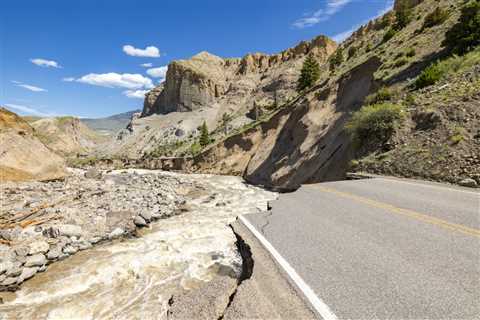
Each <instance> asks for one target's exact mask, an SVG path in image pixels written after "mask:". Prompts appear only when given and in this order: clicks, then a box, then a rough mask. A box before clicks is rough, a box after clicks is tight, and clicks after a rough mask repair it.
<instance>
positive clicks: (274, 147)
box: [194, 57, 381, 190]
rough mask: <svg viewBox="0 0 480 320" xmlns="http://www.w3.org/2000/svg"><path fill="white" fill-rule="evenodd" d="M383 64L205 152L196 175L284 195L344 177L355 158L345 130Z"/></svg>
mask: <svg viewBox="0 0 480 320" xmlns="http://www.w3.org/2000/svg"><path fill="white" fill-rule="evenodd" d="M380 64H381V62H380V59H378V58H377V57H372V58H371V59H369V60H367V61H366V62H365V63H363V64H361V65H359V66H358V67H356V68H354V69H352V70H351V71H350V72H348V73H347V74H345V75H344V76H342V77H341V78H340V79H339V80H338V81H331V82H329V81H327V82H325V83H322V84H320V85H318V86H316V87H314V88H312V89H311V90H310V91H309V92H307V93H306V94H305V95H302V96H301V97H299V98H298V99H297V100H295V101H293V102H292V103H291V104H289V105H286V106H285V107H284V108H283V109H282V110H280V111H279V112H278V113H276V114H275V115H273V116H272V117H271V118H270V119H268V120H266V121H264V122H263V123H261V124H260V125H258V126H255V127H253V128H251V129H249V130H246V131H245V132H243V133H241V134H238V135H233V136H231V137H229V138H227V139H225V140H224V141H223V142H221V143H219V144H216V145H214V146H213V147H211V148H209V149H208V150H206V151H205V152H203V153H202V154H201V155H199V156H198V157H196V158H195V161H194V162H195V164H194V170H198V171H201V172H212V173H223V174H236V175H243V176H244V177H245V179H246V180H247V181H249V182H251V183H254V184H260V185H264V186H267V187H271V188H276V189H281V190H292V189H296V188H298V187H299V186H300V184H302V183H305V182H308V181H320V180H321V181H324V180H335V179H341V178H343V177H344V175H345V172H346V167H347V164H348V161H349V160H350V158H351V155H350V153H351V151H350V140H349V138H348V136H347V135H346V133H345V132H344V130H343V127H344V124H345V122H346V120H347V119H348V115H349V112H351V111H355V110H358V108H359V107H360V106H361V105H362V102H363V100H364V98H365V97H366V96H367V95H368V93H369V92H370V90H371V89H372V86H374V79H373V74H374V73H375V72H376V71H377V69H378V68H379V66H380Z"/></svg>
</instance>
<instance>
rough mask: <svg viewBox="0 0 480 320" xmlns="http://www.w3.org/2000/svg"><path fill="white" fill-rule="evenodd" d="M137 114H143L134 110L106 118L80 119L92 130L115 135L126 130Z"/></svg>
mask: <svg viewBox="0 0 480 320" xmlns="http://www.w3.org/2000/svg"><path fill="white" fill-rule="evenodd" d="M137 112H142V111H141V110H133V111H128V112H124V113H119V114H115V115H113V116H109V117H106V118H96V119H89V118H84V119H80V121H82V122H83V123H84V124H85V125H87V127H89V128H90V129H92V130H95V131H99V132H101V133H104V134H114V133H116V132H117V131H119V130H121V129H125V127H126V126H127V124H128V123H129V122H130V119H131V118H132V115H133V114H134V113H137Z"/></svg>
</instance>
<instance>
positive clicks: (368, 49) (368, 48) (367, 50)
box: [365, 43, 372, 52]
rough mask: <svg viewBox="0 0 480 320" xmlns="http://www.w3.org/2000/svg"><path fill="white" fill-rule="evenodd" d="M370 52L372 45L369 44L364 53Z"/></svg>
mask: <svg viewBox="0 0 480 320" xmlns="http://www.w3.org/2000/svg"><path fill="white" fill-rule="evenodd" d="M370 51H372V45H371V44H370V43H369V44H367V48H365V52H370Z"/></svg>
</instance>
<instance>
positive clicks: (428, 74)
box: [414, 63, 444, 89]
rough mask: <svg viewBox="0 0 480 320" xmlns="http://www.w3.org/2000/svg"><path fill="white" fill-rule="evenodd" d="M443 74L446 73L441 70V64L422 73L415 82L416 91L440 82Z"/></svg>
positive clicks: (433, 65)
mask: <svg viewBox="0 0 480 320" xmlns="http://www.w3.org/2000/svg"><path fill="white" fill-rule="evenodd" d="M443 74H444V71H443V70H442V69H441V68H440V66H439V64H438V63H434V64H432V65H430V66H429V67H427V68H425V70H423V71H422V73H421V74H420V75H419V76H418V78H417V79H416V80H415V83H414V86H415V88H416V89H421V88H425V87H428V86H431V85H432V84H435V83H436V82H437V81H438V80H440V79H441V78H442V76H443Z"/></svg>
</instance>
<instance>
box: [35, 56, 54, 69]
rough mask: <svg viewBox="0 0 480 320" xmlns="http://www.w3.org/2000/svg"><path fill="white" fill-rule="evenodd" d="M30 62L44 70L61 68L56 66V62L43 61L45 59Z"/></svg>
mask: <svg viewBox="0 0 480 320" xmlns="http://www.w3.org/2000/svg"><path fill="white" fill-rule="evenodd" d="M30 62H31V63H33V64H36V65H37V66H40V67H46V68H50V67H51V68H61V66H60V65H59V64H58V62H56V61H53V60H45V59H39V58H36V59H30Z"/></svg>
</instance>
